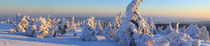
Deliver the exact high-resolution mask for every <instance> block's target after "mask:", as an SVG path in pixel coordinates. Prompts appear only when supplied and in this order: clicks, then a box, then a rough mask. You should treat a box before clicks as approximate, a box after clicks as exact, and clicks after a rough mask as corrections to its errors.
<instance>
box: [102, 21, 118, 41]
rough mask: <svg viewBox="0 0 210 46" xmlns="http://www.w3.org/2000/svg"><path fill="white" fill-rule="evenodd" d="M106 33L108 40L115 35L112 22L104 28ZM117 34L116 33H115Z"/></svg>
mask: <svg viewBox="0 0 210 46" xmlns="http://www.w3.org/2000/svg"><path fill="white" fill-rule="evenodd" d="M104 32H105V33H104V35H105V38H106V39H107V40H111V39H112V38H113V37H114V35H113V34H112V23H111V22H110V23H109V24H108V25H106V28H105V29H104ZM114 34H116V33H114Z"/></svg>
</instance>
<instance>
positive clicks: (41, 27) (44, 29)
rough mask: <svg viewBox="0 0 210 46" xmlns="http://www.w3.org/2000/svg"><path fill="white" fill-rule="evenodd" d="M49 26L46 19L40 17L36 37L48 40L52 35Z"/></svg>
mask: <svg viewBox="0 0 210 46" xmlns="http://www.w3.org/2000/svg"><path fill="white" fill-rule="evenodd" d="M49 27H50V26H49V25H48V24H47V21H46V19H45V18H43V17H40V18H39V20H38V22H37V29H38V31H37V33H36V37H38V38H47V37H48V35H49V34H50V33H51V31H50V30H49Z"/></svg>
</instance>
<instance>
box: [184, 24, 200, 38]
mask: <svg viewBox="0 0 210 46" xmlns="http://www.w3.org/2000/svg"><path fill="white" fill-rule="evenodd" d="M185 32H186V33H187V34H189V35H190V36H191V37H192V38H193V39H199V33H200V32H199V28H198V26H197V25H196V24H191V25H189V26H188V27H187V28H186V31H185Z"/></svg>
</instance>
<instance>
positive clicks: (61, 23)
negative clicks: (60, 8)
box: [53, 18, 68, 37]
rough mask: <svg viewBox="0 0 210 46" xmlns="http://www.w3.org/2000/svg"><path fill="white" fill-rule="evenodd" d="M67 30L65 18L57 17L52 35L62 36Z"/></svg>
mask: <svg viewBox="0 0 210 46" xmlns="http://www.w3.org/2000/svg"><path fill="white" fill-rule="evenodd" d="M67 30H68V27H67V23H66V20H65V18H63V19H62V20H60V19H58V20H57V22H56V23H55V26H54V29H53V32H54V33H53V37H56V36H62V35H64V34H65V33H67Z"/></svg>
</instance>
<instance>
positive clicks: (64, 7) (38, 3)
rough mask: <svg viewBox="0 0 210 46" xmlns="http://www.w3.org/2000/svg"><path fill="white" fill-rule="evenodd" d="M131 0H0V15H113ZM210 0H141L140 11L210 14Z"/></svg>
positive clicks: (199, 15) (189, 15)
mask: <svg viewBox="0 0 210 46" xmlns="http://www.w3.org/2000/svg"><path fill="white" fill-rule="evenodd" d="M130 1H131V0H0V15H7V14H12V15H15V14H16V13H17V12H22V13H24V14H29V15H30V14H45V15H46V14H48V13H53V14H83V15H99V16H100V15H107V16H113V15H116V14H117V13H119V12H122V11H125V8H126V6H127V5H128V4H129V3H130ZM209 2H210V0H145V1H144V3H141V4H140V7H139V12H140V13H141V14H142V15H149V14H151V15H153V16H182V17H199V18H210V3H209Z"/></svg>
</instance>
